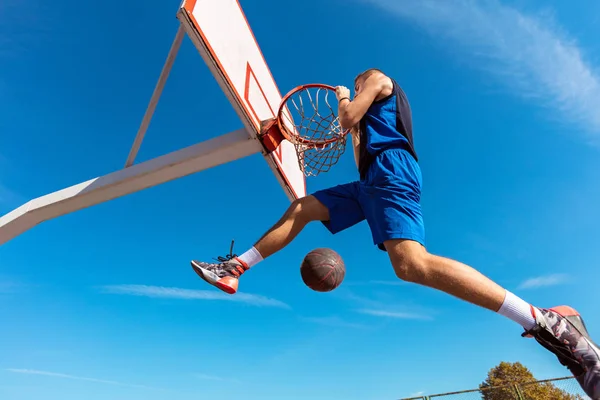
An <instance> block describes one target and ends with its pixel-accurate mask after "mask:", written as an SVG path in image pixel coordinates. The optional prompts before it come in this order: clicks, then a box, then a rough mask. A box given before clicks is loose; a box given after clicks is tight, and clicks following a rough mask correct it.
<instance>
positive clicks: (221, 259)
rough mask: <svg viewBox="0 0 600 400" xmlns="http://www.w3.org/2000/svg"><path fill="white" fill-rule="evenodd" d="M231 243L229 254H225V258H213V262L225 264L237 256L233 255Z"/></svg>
mask: <svg viewBox="0 0 600 400" xmlns="http://www.w3.org/2000/svg"><path fill="white" fill-rule="evenodd" d="M233 243H234V241H233V240H232V241H231V246H230V247H229V254H227V255H226V256H218V257H217V258H213V260H216V261H219V262H221V263H226V262H227V261H231V260H232V259H234V258H235V257H237V254H234V253H233Z"/></svg>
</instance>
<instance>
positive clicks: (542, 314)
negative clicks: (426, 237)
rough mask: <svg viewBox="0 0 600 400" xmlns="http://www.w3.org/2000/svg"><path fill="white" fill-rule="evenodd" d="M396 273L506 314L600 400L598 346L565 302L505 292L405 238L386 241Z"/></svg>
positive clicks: (467, 268) (490, 282)
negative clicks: (545, 302) (541, 303)
mask: <svg viewBox="0 0 600 400" xmlns="http://www.w3.org/2000/svg"><path fill="white" fill-rule="evenodd" d="M385 247H386V250H387V251H388V254H389V256H390V260H391V262H392V266H393V267H394V271H395V272H396V275H397V276H398V277H399V278H400V279H402V280H405V281H409V282H413V283H417V284H420V285H424V286H428V287H431V288H434V289H438V290H440V291H443V292H445V293H448V294H450V295H453V296H455V297H457V298H460V299H462V300H465V301H468V302H470V303H472V304H475V305H478V306H481V307H484V308H487V309H489V310H491V311H494V312H497V313H499V314H501V315H504V316H505V317H507V318H510V319H511V320H513V321H515V322H516V323H518V324H519V325H521V326H522V327H523V328H524V329H525V332H524V333H523V336H527V337H534V338H535V339H536V340H537V341H538V342H539V343H540V344H541V345H542V346H544V347H545V348H546V349H548V350H550V351H551V352H552V353H554V354H555V355H556V356H557V358H558V360H559V361H560V362H561V363H562V364H563V365H565V366H566V367H567V368H569V369H570V370H571V372H572V373H573V375H574V376H575V377H576V378H577V380H578V382H579V383H580V385H581V386H582V388H583V389H584V390H585V391H586V393H587V394H588V396H590V397H591V398H592V399H600V349H599V347H598V346H597V345H596V344H594V342H593V341H592V340H591V338H590V335H589V333H588V332H587V329H586V327H585V323H584V322H583V319H582V318H581V316H580V315H579V313H578V312H577V311H575V310H574V309H572V308H571V307H567V306H559V307H554V308H551V309H541V308H537V307H534V306H532V305H530V304H529V303H527V302H525V301H524V300H522V299H520V298H518V297H517V296H515V295H514V294H512V293H510V292H509V291H507V290H505V289H504V288H502V287H501V286H499V285H498V284H496V283H495V282H493V281H492V280H490V279H489V278H487V277H485V276H484V275H483V274H481V273H480V272H478V271H476V270H475V269H473V268H471V267H469V266H468V265H465V264H462V263H460V262H458V261H454V260H451V259H449V258H445V257H440V256H436V255H433V254H430V253H428V252H427V250H426V249H425V248H424V247H423V246H422V245H421V244H419V243H417V242H414V241H409V240H389V241H387V242H385Z"/></svg>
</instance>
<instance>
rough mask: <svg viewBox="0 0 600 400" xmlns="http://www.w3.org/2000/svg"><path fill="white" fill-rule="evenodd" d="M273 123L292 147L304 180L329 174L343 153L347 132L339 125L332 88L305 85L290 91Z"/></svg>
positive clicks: (333, 89)
mask: <svg viewBox="0 0 600 400" xmlns="http://www.w3.org/2000/svg"><path fill="white" fill-rule="evenodd" d="M333 101H335V103H334V104H335V107H333V106H332V105H331V103H332V102H333ZM276 123H277V126H278V128H279V131H280V132H281V135H282V136H283V137H284V138H285V139H287V140H288V141H289V142H290V143H292V144H293V145H294V148H295V149H296V153H297V155H298V162H299V163H300V168H301V169H302V172H303V173H304V175H305V176H316V175H318V174H319V173H321V172H327V171H329V169H330V168H331V167H332V166H333V165H334V164H336V163H337V162H338V160H339V158H340V156H341V155H342V154H343V153H344V151H345V149H346V139H347V133H348V130H344V129H342V127H341V125H340V123H339V118H338V116H337V98H336V96H335V88H334V87H332V86H328V85H322V84H308V85H302V86H298V87H296V88H294V89H292V90H291V91H290V92H289V93H288V94H286V95H285V96H284V97H283V99H282V101H281V104H280V106H279V110H278V112H277V117H276Z"/></svg>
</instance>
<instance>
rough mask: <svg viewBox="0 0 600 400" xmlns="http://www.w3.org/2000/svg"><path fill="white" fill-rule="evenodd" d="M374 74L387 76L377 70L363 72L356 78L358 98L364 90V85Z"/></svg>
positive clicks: (355, 88)
mask: <svg viewBox="0 0 600 400" xmlns="http://www.w3.org/2000/svg"><path fill="white" fill-rule="evenodd" d="M373 74H382V75H385V74H384V73H383V72H382V71H381V70H379V69H377V68H369V69H368V70H366V71H363V72H361V73H360V74H358V75H357V76H356V78H354V96H357V95H358V94H359V93H360V91H361V90H362V88H363V84H364V83H365V81H366V80H367V78H369V77H370V76H371V75H373Z"/></svg>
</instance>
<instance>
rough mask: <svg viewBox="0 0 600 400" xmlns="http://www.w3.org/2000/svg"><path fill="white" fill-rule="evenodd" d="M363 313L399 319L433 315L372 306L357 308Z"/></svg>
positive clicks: (423, 317)
mask: <svg viewBox="0 0 600 400" xmlns="http://www.w3.org/2000/svg"><path fill="white" fill-rule="evenodd" d="M356 312H359V313H361V314H367V315H373V316H375V317H384V318H397V319H417V320H427V321H428V320H432V319H433V317H431V316H430V315H427V314H415V313H407V312H397V311H387V310H375V309H371V308H361V309H358V310H356Z"/></svg>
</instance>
